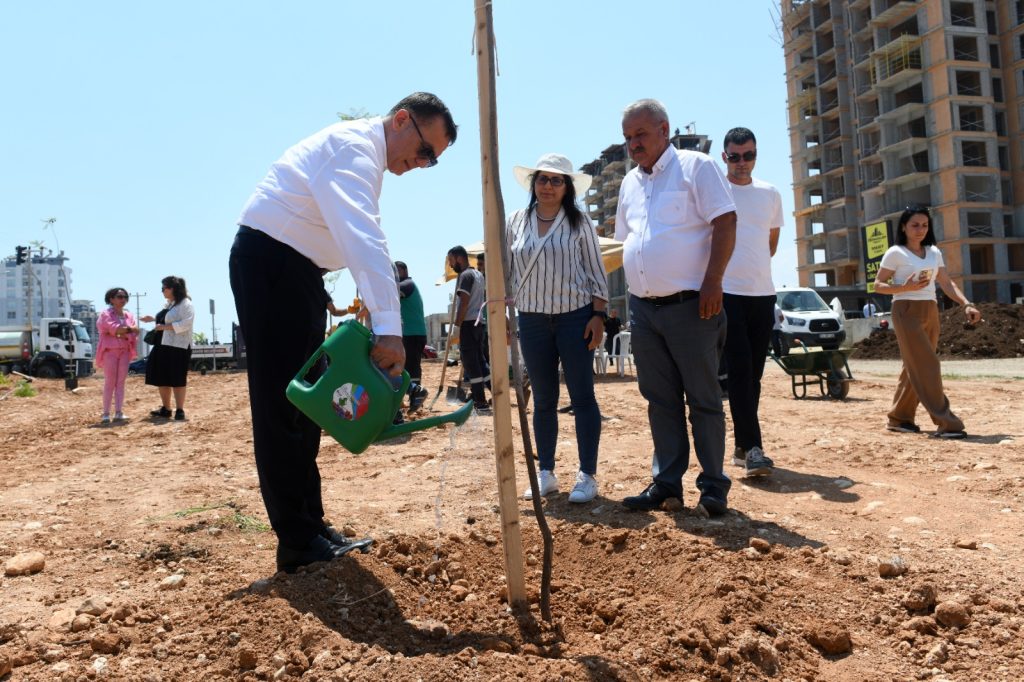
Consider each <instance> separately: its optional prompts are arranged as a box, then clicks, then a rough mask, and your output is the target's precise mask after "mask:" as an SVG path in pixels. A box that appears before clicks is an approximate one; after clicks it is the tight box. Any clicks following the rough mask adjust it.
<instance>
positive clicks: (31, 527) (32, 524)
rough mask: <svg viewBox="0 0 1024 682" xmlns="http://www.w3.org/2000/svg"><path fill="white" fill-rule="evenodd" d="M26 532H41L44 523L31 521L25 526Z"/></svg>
mask: <svg viewBox="0 0 1024 682" xmlns="http://www.w3.org/2000/svg"><path fill="white" fill-rule="evenodd" d="M24 527H25V530H39V529H40V528H42V527H43V522H42V521H29V522H28V523H26V524H25V526H24Z"/></svg>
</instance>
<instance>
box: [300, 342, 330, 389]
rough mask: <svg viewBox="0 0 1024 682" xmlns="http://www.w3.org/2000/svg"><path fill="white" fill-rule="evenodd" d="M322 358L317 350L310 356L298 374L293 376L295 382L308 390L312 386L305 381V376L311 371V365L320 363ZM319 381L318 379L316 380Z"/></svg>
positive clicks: (322, 353)
mask: <svg viewBox="0 0 1024 682" xmlns="http://www.w3.org/2000/svg"><path fill="white" fill-rule="evenodd" d="M323 356H324V352H323V351H322V350H318V351H317V352H315V353H313V355H311V356H310V358H309V360H306V364H304V365H303V366H302V369H300V370H299V373H298V374H296V375H295V381H298V382H300V383H301V384H302V385H303V386H305V387H306V388H310V387H311V386H312V385H313V384H311V383H309V382H308V381H306V375H307V374H309V370H311V369H313V365H315V364H316V363H317V362H319V361H320V358H321V357H323ZM317 381H319V379H317Z"/></svg>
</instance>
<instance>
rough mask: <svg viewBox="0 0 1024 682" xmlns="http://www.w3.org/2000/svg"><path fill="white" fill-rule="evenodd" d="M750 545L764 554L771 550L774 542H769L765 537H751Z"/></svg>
mask: <svg viewBox="0 0 1024 682" xmlns="http://www.w3.org/2000/svg"><path fill="white" fill-rule="evenodd" d="M750 546H751V547H753V548H754V549H756V550H757V551H758V552H761V553H762V554H767V553H768V552H769V551H771V548H772V543H770V542H768V541H767V540H765V539H764V538H750Z"/></svg>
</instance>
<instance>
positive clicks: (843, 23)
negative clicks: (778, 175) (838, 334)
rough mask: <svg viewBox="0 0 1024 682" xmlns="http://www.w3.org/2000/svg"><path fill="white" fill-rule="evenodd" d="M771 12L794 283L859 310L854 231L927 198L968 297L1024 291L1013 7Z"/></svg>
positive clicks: (1023, 140) (976, 0)
mask: <svg viewBox="0 0 1024 682" xmlns="http://www.w3.org/2000/svg"><path fill="white" fill-rule="evenodd" d="M780 9H781V12H780V14H781V23H782V34H783V46H784V50H785V56H786V82H787V87H788V108H789V132H790V144H791V153H792V157H791V158H792V165H793V193H794V200H795V201H794V204H795V218H796V220H795V223H796V239H797V262H798V270H799V278H800V284H801V285H804V286H813V287H815V288H818V289H822V290H823V293H824V294H825V295H826V298H831V296H839V297H840V299H841V300H842V301H843V304H844V307H846V308H847V309H853V308H854V306H858V307H859V305H860V304H862V303H863V301H864V299H865V297H866V290H867V285H868V284H869V283H870V282H872V281H874V275H873V272H871V265H872V263H871V261H872V258H871V256H873V255H876V254H873V253H869V252H870V251H872V250H877V248H879V245H878V242H870V241H869V240H868V239H867V237H868V236H869V235H873V236H876V237H878V236H884V233H885V231H886V230H887V231H888V233H889V235H890V237H893V236H894V234H895V230H896V223H897V220H898V218H899V215H900V213H902V211H903V210H904V208H905V207H906V206H908V205H910V204H924V205H926V206H929V207H931V210H932V220H933V225H934V230H935V235H936V238H937V239H938V241H939V246H940V248H941V249H942V252H943V257H944V258H945V262H946V269H947V272H948V273H949V275H950V276H951V277H952V278H953V279H954V280H955V281H957V283H958V284H960V285H961V286H962V288H963V289H964V291H965V293H966V294H967V296H968V297H969V298H971V299H972V300H974V301H1002V302H1011V301H1015V300H1017V299H1019V298H1020V297H1022V296H1024V136H1022V135H1021V128H1022V118H1024V1H1021V0H1017V1H1013V0H996V1H992V0H916V1H912V0H781V5H780ZM865 245H868V246H870V247H871V248H870V249H868V248H865ZM876 262H877V261H876ZM866 264H867V266H866ZM869 272H871V274H870V275H869ZM829 294H830V295H829Z"/></svg>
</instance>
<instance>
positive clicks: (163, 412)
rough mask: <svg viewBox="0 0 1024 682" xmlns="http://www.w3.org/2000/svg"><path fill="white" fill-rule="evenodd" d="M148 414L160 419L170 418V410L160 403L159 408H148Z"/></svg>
mask: <svg viewBox="0 0 1024 682" xmlns="http://www.w3.org/2000/svg"><path fill="white" fill-rule="evenodd" d="M149 414H150V416H152V417H158V418H160V419H170V418H171V411H170V410H169V409H167V408H166V407H164V406H162V405H161V406H160V409H159V410H150V412H149Z"/></svg>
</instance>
